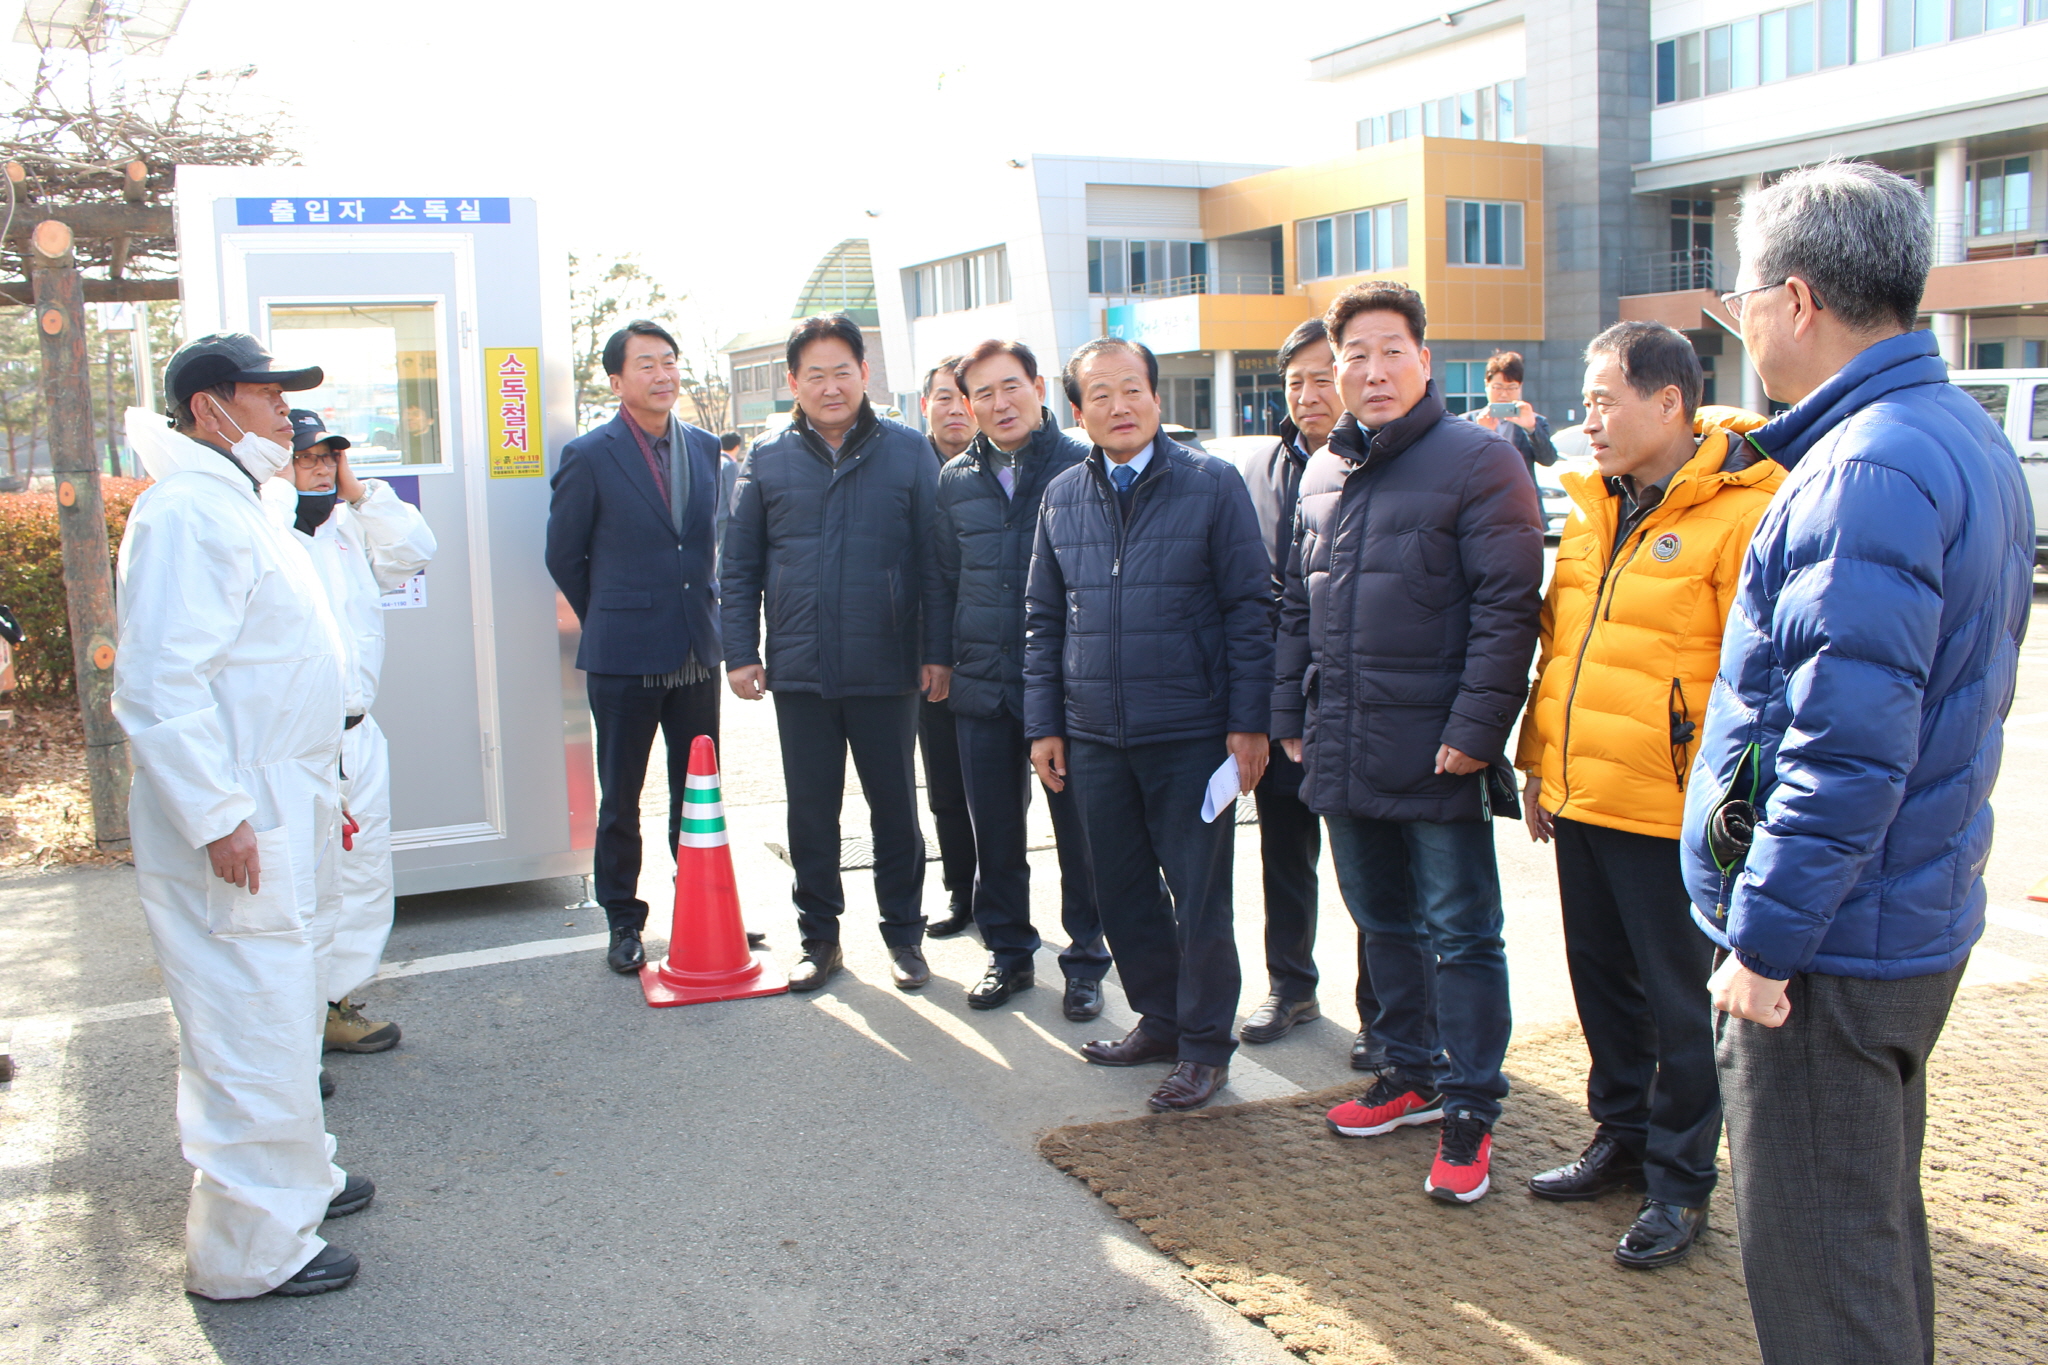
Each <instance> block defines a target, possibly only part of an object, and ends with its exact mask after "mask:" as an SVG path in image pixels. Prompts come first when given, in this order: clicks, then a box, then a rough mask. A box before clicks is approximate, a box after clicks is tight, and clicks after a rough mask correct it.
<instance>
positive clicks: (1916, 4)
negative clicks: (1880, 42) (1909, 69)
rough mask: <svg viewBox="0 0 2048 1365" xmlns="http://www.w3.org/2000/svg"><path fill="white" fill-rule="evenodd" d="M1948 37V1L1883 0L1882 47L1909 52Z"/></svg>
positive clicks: (1891, 50) (1890, 50)
mask: <svg viewBox="0 0 2048 1365" xmlns="http://www.w3.org/2000/svg"><path fill="white" fill-rule="evenodd" d="M1947 38H1948V0H1884V50H1885V51H1886V52H1887V53H1893V52H1910V51H1912V50H1913V49H1914V48H1916V47H1926V46H1928V45H1930V44H1932V43H1939V42H1943V41H1945V40H1946V39H1947Z"/></svg>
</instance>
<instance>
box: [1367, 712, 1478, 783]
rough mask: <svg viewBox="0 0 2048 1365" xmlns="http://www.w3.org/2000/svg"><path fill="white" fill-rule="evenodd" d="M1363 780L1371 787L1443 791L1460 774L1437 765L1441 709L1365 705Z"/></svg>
mask: <svg viewBox="0 0 2048 1365" xmlns="http://www.w3.org/2000/svg"><path fill="white" fill-rule="evenodd" d="M1363 725H1364V738H1365V746H1364V749H1365V753H1364V764H1363V766H1364V769H1365V773H1364V776H1365V782H1366V785H1367V786H1368V787H1370V788H1371V789H1372V790H1373V791H1375V792H1380V793H1383V794H1394V795H1416V796H1447V795H1449V794H1450V793H1451V792H1453V791H1455V790H1456V789H1457V785H1458V783H1459V782H1461V781H1463V780H1464V779H1462V778H1459V777H1456V776H1454V775H1452V774H1450V773H1439V772H1438V771H1437V770H1436V751H1437V750H1438V749H1439V748H1440V747H1442V743H1443V731H1444V710H1443V708H1442V707H1438V706H1388V705H1373V706H1368V707H1366V708H1365V709H1364V719H1363Z"/></svg>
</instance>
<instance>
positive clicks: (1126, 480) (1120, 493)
mask: <svg viewBox="0 0 2048 1365" xmlns="http://www.w3.org/2000/svg"><path fill="white" fill-rule="evenodd" d="M1109 481H1110V482H1111V483H1113V484H1115V485H1116V510H1117V515H1119V516H1121V517H1122V518H1123V519H1124V520H1125V521H1129V520H1130V519H1131V485H1132V484H1134V483H1136V482H1137V481H1138V471H1137V470H1135V469H1133V468H1131V466H1129V465H1128V464H1114V465H1111V466H1110V467H1109Z"/></svg>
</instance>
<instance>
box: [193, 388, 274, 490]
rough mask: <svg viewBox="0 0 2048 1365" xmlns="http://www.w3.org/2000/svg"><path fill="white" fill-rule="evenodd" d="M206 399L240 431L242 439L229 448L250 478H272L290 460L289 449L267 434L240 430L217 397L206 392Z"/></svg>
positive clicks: (240, 427) (229, 423) (239, 424)
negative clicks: (260, 434)
mask: <svg viewBox="0 0 2048 1365" xmlns="http://www.w3.org/2000/svg"><path fill="white" fill-rule="evenodd" d="M206 399H207V401H208V402H210V403H212V404H213V410H214V411H215V412H217V413H219V414H220V415H221V418H222V420H224V421H225V422H226V423H227V424H228V425H229V426H231V427H233V428H234V429H235V430H236V431H241V432H242V439H241V440H239V441H236V442H235V443H234V445H233V446H231V447H229V449H231V450H232V451H233V452H234V455H235V458H236V459H238V460H240V461H241V462H242V468H244V469H246V470H248V471H249V477H250V478H252V479H254V480H256V482H258V483H262V482H263V481H264V480H265V479H274V478H276V477H277V476H278V475H279V474H280V473H282V472H283V471H284V467H285V466H286V465H288V464H290V463H291V462H292V452H291V451H290V449H288V448H287V447H285V446H281V445H279V444H278V443H277V442H275V441H273V440H271V439H270V438H269V437H268V436H258V435H257V434H256V433H255V432H253V431H242V424H241V423H239V422H237V421H236V420H235V419H234V418H232V417H229V416H228V410H227V409H226V408H224V407H222V406H221V405H220V400H219V399H218V398H215V397H214V396H213V395H212V394H208V395H206Z"/></svg>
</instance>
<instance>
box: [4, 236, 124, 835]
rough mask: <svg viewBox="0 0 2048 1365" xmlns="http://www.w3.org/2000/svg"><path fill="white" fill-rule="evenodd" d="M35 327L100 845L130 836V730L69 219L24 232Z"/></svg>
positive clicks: (81, 293)
mask: <svg viewBox="0 0 2048 1365" xmlns="http://www.w3.org/2000/svg"><path fill="white" fill-rule="evenodd" d="M29 245H30V247H31V248H32V250H31V252H30V257H31V261H32V265H33V270H32V272H31V273H32V279H31V284H32V285H33V288H34V294H35V311H36V331H37V332H38V333H39V334H40V336H41V337H42V344H43V395H44V402H45V403H46V405H47V406H48V408H49V412H50V472H51V474H52V475H54V476H55V478H56V482H57V530H58V535H59V536H60V538H61V539H62V542H63V547H64V601H65V606H66V608H67V610H68V613H69V616H70V620H71V664H72V673H73V676H74V677H75V678H76V679H77V686H78V709H79V712H80V713H81V714H82V715H83V717H84V719H85V744H86V750H85V753H86V759H85V766H86V775H87V777H88V778H89V779H90V781H91V785H92V821H93V837H94V839H95V840H96V842H97V843H98V844H99V847H100V848H101V849H116V848H126V847H127V846H128V778H129V767H128V739H127V736H125V735H124V734H122V733H121V727H120V726H119V725H117V724H116V723H115V721H114V713H113V696H114V652H115V645H114V641H115V634H116V632H115V626H114V573H113V566H112V564H111V562H110V560H109V557H108V554H107V518H106V512H105V509H104V508H103V507H102V505H101V502H100V460H99V452H98V451H97V450H95V449H94V447H93V437H92V427H93V421H92V384H91V375H92V371H91V369H90V365H91V361H90V360H89V359H88V358H87V356H86V352H85V281H84V279H83V278H82V277H81V276H80V275H79V273H78V267H77V265H76V263H75V262H74V261H73V260H72V256H71V228H70V227H69V226H67V225H66V224H65V223H62V222H60V221H58V220H57V219H54V218H51V219H46V220H45V221H43V222H41V223H38V224H37V225H36V227H35V231H34V232H32V233H31V234H30V235H29Z"/></svg>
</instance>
